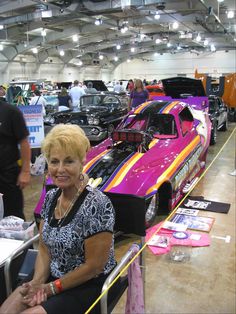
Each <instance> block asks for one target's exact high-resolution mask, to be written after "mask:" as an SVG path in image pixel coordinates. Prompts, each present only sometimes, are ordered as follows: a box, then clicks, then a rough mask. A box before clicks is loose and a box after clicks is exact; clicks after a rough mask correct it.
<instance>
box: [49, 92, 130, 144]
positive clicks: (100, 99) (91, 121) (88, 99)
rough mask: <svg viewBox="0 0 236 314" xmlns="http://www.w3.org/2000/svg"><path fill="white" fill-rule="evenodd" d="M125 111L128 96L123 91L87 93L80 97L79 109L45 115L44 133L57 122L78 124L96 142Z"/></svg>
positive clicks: (103, 137) (118, 121) (121, 117)
mask: <svg viewBox="0 0 236 314" xmlns="http://www.w3.org/2000/svg"><path fill="white" fill-rule="evenodd" d="M127 113H128V96H127V95H126V94H125V93H124V94H119V95H118V94H115V93H111V92H110V93H109V92H107V93H105V92H104V93H101V94H99V93H98V94H93V95H89V94H88V95H84V96H82V97H81V99H80V110H79V111H72V110H67V111H63V112H56V113H54V114H52V115H50V116H48V117H46V119H45V124H46V132H45V133H47V132H48V129H50V128H51V127H52V126H53V125H55V124H58V123H65V124H68V123H72V124H78V125H79V126H80V127H81V128H82V129H83V130H84V132H85V133H86V135H87V137H88V138H89V140H90V141H91V142H98V141H101V140H103V139H105V138H106V137H107V136H108V134H109V133H111V132H112V131H113V130H114V129H115V127H116V126H117V125H118V124H119V123H120V121H121V120H122V119H123V118H124V116H125V115H126V114H127ZM48 126H49V127H48Z"/></svg>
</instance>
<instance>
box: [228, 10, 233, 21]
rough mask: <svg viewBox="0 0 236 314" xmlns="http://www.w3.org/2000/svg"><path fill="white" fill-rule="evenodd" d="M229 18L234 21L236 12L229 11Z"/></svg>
mask: <svg viewBox="0 0 236 314" xmlns="http://www.w3.org/2000/svg"><path fill="white" fill-rule="evenodd" d="M227 17H228V19H233V18H234V11H229V12H228V13H227Z"/></svg>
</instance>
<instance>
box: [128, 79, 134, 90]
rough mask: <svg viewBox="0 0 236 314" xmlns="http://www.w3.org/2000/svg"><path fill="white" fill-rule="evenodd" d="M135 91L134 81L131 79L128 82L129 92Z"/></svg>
mask: <svg viewBox="0 0 236 314" xmlns="http://www.w3.org/2000/svg"><path fill="white" fill-rule="evenodd" d="M133 89H134V82H133V80H131V79H130V80H129V82H128V92H129V93H131V92H132V90H133Z"/></svg>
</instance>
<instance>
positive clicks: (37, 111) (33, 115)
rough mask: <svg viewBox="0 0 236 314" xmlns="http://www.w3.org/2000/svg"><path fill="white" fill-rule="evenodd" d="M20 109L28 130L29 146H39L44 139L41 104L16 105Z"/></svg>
mask: <svg viewBox="0 0 236 314" xmlns="http://www.w3.org/2000/svg"><path fill="white" fill-rule="evenodd" d="M18 108H19V109H20V110H21V111H22V113H23V115H24V118H25V121H26V125H27V128H28V130H29V133H30V135H29V143H30V147H31V148H40V147H41V143H42V141H43V139H44V125H43V110H42V105H33V106H18Z"/></svg>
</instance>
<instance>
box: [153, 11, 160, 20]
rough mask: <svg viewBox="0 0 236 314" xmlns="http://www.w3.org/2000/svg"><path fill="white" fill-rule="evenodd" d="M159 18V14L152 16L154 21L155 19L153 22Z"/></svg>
mask: <svg viewBox="0 0 236 314" xmlns="http://www.w3.org/2000/svg"><path fill="white" fill-rule="evenodd" d="M160 17H161V16H160V14H159V13H158V12H157V13H156V14H155V15H154V19H155V20H159V18H160Z"/></svg>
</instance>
